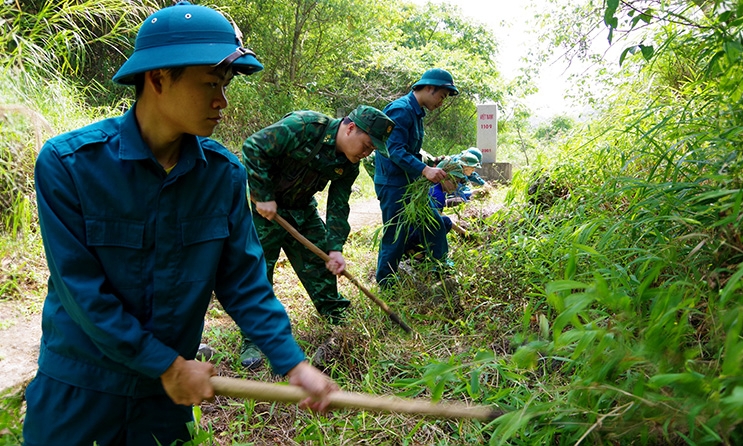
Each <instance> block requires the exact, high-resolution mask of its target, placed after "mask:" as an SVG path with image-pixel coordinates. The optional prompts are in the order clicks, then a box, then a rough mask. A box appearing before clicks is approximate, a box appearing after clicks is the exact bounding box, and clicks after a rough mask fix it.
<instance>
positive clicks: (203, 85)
mask: <svg viewBox="0 0 743 446" xmlns="http://www.w3.org/2000/svg"><path fill="white" fill-rule="evenodd" d="M158 71H161V72H162V73H163V74H162V76H161V82H162V84H161V85H162V90H161V91H160V92H159V93H160V97H159V98H158V104H159V107H160V112H161V117H160V119H161V124H160V125H161V126H165V128H167V129H169V130H171V131H173V132H175V133H190V134H192V135H197V136H209V135H211V134H212V133H213V132H214V128H215V127H216V126H217V124H219V122H220V121H221V120H222V109H224V108H226V107H227V97H226V96H225V90H226V89H227V86H228V85H229V83H230V81H231V80H232V76H233V74H232V70H230V69H224V68H222V69H215V68H214V67H211V66H206V65H200V66H194V67H187V68H186V69H185V71H184V72H183V74H182V75H181V76H180V77H179V78H178V79H177V80H175V81H174V80H173V79H172V78H171V77H170V75H169V74H168V73H164V70H158Z"/></svg>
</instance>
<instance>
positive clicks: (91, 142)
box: [23, 2, 338, 446]
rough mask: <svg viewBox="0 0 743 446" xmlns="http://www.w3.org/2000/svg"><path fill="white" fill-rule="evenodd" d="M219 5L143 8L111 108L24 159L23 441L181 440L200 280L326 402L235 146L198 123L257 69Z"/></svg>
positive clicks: (278, 362)
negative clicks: (125, 101) (29, 275)
mask: <svg viewBox="0 0 743 446" xmlns="http://www.w3.org/2000/svg"><path fill="white" fill-rule="evenodd" d="M262 68H263V67H262V65H261V64H260V62H258V60H257V59H256V57H255V54H254V53H253V52H252V51H250V50H248V49H246V48H244V47H243V46H242V45H241V43H240V42H239V40H238V38H237V36H236V34H235V28H233V26H232V24H231V23H230V22H229V21H228V20H227V19H226V18H225V17H224V16H222V15H221V14H220V13H218V12H217V11H215V10H213V9H211V8H207V7H204V6H196V5H191V4H189V3H188V2H180V3H178V4H177V5H174V6H170V7H167V8H164V9H161V10H159V11H156V12H155V13H154V14H152V15H151V16H150V17H148V18H147V19H146V21H145V22H144V23H143V24H142V26H141V28H140V30H139V32H138V34H137V39H136V42H135V47H134V53H133V54H132V55H131V57H130V58H129V59H128V60H127V61H126V63H124V64H123V65H122V67H121V68H120V69H119V71H118V72H117V73H116V75H115V76H114V80H115V81H116V82H118V83H120V84H124V85H134V86H135V89H136V102H135V103H134V105H133V106H132V107H131V109H130V110H129V111H127V112H126V113H125V114H124V115H122V116H119V117H115V118H110V119H105V120H102V121H99V122H96V123H93V124H91V125H88V126H86V127H83V128H81V129H77V130H73V131H71V132H68V133H65V134H62V135H59V136H56V137H54V138H52V139H50V140H49V141H47V142H46V144H44V146H43V148H42V149H41V151H40V153H39V155H38V158H37V161H36V166H35V178H36V195H37V204H38V212H39V221H40V227H41V233H42V238H43V243H44V250H45V253H46V258H47V263H48V267H49V273H50V277H49V287H48V288H49V289H48V293H47V296H46V299H45V302H44V310H43V314H42V338H41V345H40V353H39V361H38V364H39V368H38V371H37V374H36V377H35V378H34V379H33V381H31V383H30V384H29V385H28V387H27V389H26V402H27V409H26V415H25V421H24V426H23V439H24V444H26V445H28V446H38V445H51V444H60V443H64V444H76V445H78V444H79V445H91V444H101V445H104V444H105V445H109V444H129V445H135V444H136V445H155V444H163V445H170V444H176V443H178V444H182V443H186V442H188V441H189V440H191V436H190V433H189V429H188V423H190V422H192V421H193V412H192V408H191V405H193V404H200V403H202V402H203V401H205V400H209V399H211V398H213V397H214V389H213V387H212V384H211V382H210V378H211V377H212V376H214V375H216V371H215V369H214V367H213V366H212V365H211V364H209V363H205V362H200V361H196V360H195V359H194V357H195V354H196V352H197V349H198V346H199V340H200V339H201V334H202V329H203V326H204V316H205V313H206V309H207V308H208V306H209V303H210V301H211V298H212V295H215V296H216V298H217V299H218V300H219V302H220V303H221V305H222V307H223V308H224V309H225V311H226V312H227V313H228V314H229V315H230V316H231V317H232V318H233V319H234V320H235V322H236V323H237V324H238V326H240V327H241V329H243V330H244V331H246V332H248V333H249V334H250V336H251V337H252V339H253V340H254V341H255V343H256V344H257V345H258V346H259V347H260V348H261V349H262V350H263V352H265V354H266V355H267V356H268V358H269V359H270V361H271V365H272V366H273V368H274V372H275V373H277V374H279V375H286V376H288V378H289V382H290V383H292V384H295V385H299V386H301V387H303V388H304V389H305V390H306V391H307V392H308V393H309V394H311V395H313V398H312V399H310V398H307V399H306V400H305V401H303V402H302V403H301V404H300V406H307V407H309V408H311V409H315V410H324V409H325V408H326V407H327V405H328V404H329V403H330V400H329V398H328V395H329V394H330V393H331V392H333V391H336V390H338V386H337V384H335V383H334V382H333V381H332V380H331V379H330V378H328V377H327V376H326V375H324V374H323V373H322V372H320V371H319V370H317V369H316V368H314V367H313V366H312V365H310V364H309V362H308V361H307V360H306V358H305V355H304V353H303V352H302V349H301V348H300V347H299V345H298V344H297V342H296V340H295V339H294V337H293V336H292V332H291V326H290V321H289V317H288V316H287V314H286V311H285V309H284V307H283V306H282V305H281V302H279V300H278V299H277V298H276V296H275V295H274V293H273V289H272V287H271V284H270V282H269V281H268V280H267V278H266V266H265V262H264V259H263V250H262V249H261V245H260V243H259V240H258V237H257V234H256V232H255V229H254V227H253V221H252V218H251V214H250V207H249V203H248V200H247V187H246V186H247V175H246V171H245V168H244V167H243V165H242V164H241V163H240V160H239V159H238V158H237V157H236V156H235V155H233V154H232V153H231V152H230V151H229V150H227V149H226V148H225V147H223V146H222V145H220V144H219V143H217V142H216V141H214V140H211V139H209V138H208V136H210V135H211V134H212V132H213V131H214V128H215V127H216V126H217V124H218V123H219V122H220V120H221V119H222V111H223V110H224V109H225V108H226V107H227V99H226V97H225V88H226V87H227V84H229V82H230V80H231V79H232V77H233V76H234V75H235V74H250V73H254V72H256V71H259V70H261V69H262Z"/></svg>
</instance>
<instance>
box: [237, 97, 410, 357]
mask: <svg viewBox="0 0 743 446" xmlns="http://www.w3.org/2000/svg"><path fill="white" fill-rule="evenodd" d="M394 127H395V123H394V122H392V120H391V119H389V118H388V117H387V116H386V115H385V114H384V113H382V112H381V111H379V110H377V109H376V108H374V107H370V106H368V105H360V106H359V107H358V108H356V109H355V110H353V111H352V112H351V113H350V114H349V115H348V116H347V117H345V118H342V119H340V118H339V119H332V118H330V117H328V116H326V115H324V114H322V113H318V112H314V111H296V112H293V113H289V114H288V115H286V116H284V117H283V118H282V119H281V120H280V121H278V122H276V123H274V124H272V125H270V126H268V127H266V128H264V129H262V130H259V131H258V132H256V133H254V134H253V135H251V136H250V137H249V138H247V139H246V140H245V143H244V144H243V147H242V154H243V163H244V164H245V167H246V168H247V170H248V180H249V182H250V196H251V199H252V201H253V202H254V203H255V204H254V206H253V223H254V224H255V227H256V230H257V231H258V237H259V238H260V240H261V244H262V245H263V252H264V253H265V257H266V268H267V272H268V278H269V280H272V278H273V270H274V266H275V265H276V261H277V260H278V258H279V253H280V252H281V250H282V249H283V250H284V253H285V254H286V256H287V258H288V259H289V262H290V263H291V264H292V266H293V267H294V271H295V272H296V273H297V276H298V277H299V280H300V281H301V282H302V285H304V288H305V290H307V293H308V294H309V295H310V298H311V299H312V303H313V304H314V305H315V308H316V309H317V311H318V313H320V315H321V316H323V317H325V318H326V319H327V320H328V321H329V322H330V323H332V324H338V323H340V322H342V320H343V318H344V313H345V310H346V308H347V307H348V306H349V305H350V301H348V300H347V299H345V298H344V297H343V296H341V295H340V294H339V293H338V284H337V278H336V276H337V275H339V274H342V273H343V271H344V270H345V268H346V261H345V259H344V258H343V253H342V252H343V244H344V243H345V242H346V238H347V237H348V233H349V232H350V229H351V228H350V226H349V224H348V214H349V211H350V207H349V205H348V200H349V198H350V195H351V186H353V183H354V181H356V177H357V176H358V175H359V162H360V161H361V160H362V159H364V158H366V157H367V156H369V155H371V154H372V153H375V149H376V151H377V152H380V153H381V154H383V155H384V154H386V153H387V148H386V146H385V142H386V140H387V137H389V135H390V133H391V132H392V129H393V128H394ZM328 183H330V186H329V189H328V198H327V210H326V212H325V222H323V220H322V219H321V218H320V215H319V213H318V210H317V201H315V198H314V195H315V193H317V192H320V191H322V190H324V189H325V187H326V185H328ZM276 214H279V215H280V216H281V217H283V218H284V219H285V220H286V221H287V222H289V224H291V225H292V226H293V227H294V228H295V229H296V230H297V231H299V233H300V234H302V235H303V236H304V237H305V238H307V239H308V240H310V241H311V242H312V243H313V244H314V245H315V246H317V247H319V248H320V249H322V250H323V251H325V252H326V253H327V254H328V257H330V260H329V261H328V262H327V263H325V262H324V261H323V260H322V259H321V258H320V257H318V256H317V255H316V254H314V253H313V252H312V251H310V250H309V249H308V248H306V247H305V246H303V245H302V244H301V243H300V242H299V241H297V240H296V239H295V238H294V237H292V235H291V234H289V233H288V232H286V230H285V229H284V228H282V227H281V226H279V225H278V224H276V223H274V222H272V221H271V220H272V219H273V218H274V216H275V215H276ZM240 362H241V363H242V365H243V366H244V367H246V368H249V369H252V368H256V367H258V366H259V365H260V364H261V362H262V358H261V355H260V351H259V350H258V348H257V347H256V345H255V344H253V343H252V341H251V340H250V338H249V337H248V336H244V337H243V345H242V352H241V354H240Z"/></svg>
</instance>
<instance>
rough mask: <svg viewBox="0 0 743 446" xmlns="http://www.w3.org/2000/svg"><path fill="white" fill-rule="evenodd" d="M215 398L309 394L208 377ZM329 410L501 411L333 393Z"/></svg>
mask: <svg viewBox="0 0 743 446" xmlns="http://www.w3.org/2000/svg"><path fill="white" fill-rule="evenodd" d="M211 383H212V386H213V387H214V392H215V393H216V394H217V395H222V396H231V397H236V398H248V399H251V400H257V401H277V402H282V403H298V402H300V401H303V400H304V399H306V398H307V397H309V394H308V393H307V392H305V391H304V389H302V388H301V387H298V386H292V385H281V384H271V383H264V382H260V381H252V380H247V379H236V378H226V377H222V376H213V377H212V378H211ZM330 407H331V408H335V409H362V410H368V411H371V412H391V413H405V414H412V415H423V416H427V417H433V418H453V419H459V418H467V419H476V420H483V421H491V420H494V419H495V418H498V417H499V416H501V415H503V412H502V411H500V410H497V409H493V408H490V407H487V406H468V405H466V404H461V403H438V404H434V403H431V402H429V401H422V400H412V399H405V398H398V397H393V396H376V395H369V394H365V393H354V392H343V391H338V392H333V393H331V394H330Z"/></svg>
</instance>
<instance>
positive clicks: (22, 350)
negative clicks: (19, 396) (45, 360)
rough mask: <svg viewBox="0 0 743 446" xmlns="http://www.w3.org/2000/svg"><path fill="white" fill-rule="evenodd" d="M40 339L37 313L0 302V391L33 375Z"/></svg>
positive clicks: (19, 383) (23, 381)
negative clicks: (26, 311) (28, 312)
mask: <svg viewBox="0 0 743 446" xmlns="http://www.w3.org/2000/svg"><path fill="white" fill-rule="evenodd" d="M39 339H41V315H40V314H32V315H28V314H24V313H23V312H22V311H21V310H20V309H18V305H17V304H15V303H13V302H0V377H2V380H1V381H0V394H2V393H4V391H5V390H6V389H8V388H14V387H17V386H20V385H22V384H23V383H26V382H28V381H29V380H30V379H31V378H33V376H34V374H35V373H36V359H37V357H38V355H39Z"/></svg>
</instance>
